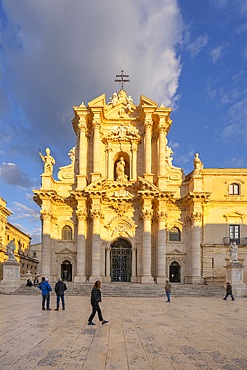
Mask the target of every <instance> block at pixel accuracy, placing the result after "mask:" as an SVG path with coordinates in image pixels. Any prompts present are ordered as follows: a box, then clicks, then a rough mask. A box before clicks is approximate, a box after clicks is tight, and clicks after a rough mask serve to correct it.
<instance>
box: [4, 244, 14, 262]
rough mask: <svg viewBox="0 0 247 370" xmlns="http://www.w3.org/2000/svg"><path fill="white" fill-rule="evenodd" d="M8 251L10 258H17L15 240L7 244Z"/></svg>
mask: <svg viewBox="0 0 247 370" xmlns="http://www.w3.org/2000/svg"><path fill="white" fill-rule="evenodd" d="M6 252H7V255H8V257H9V260H15V261H16V259H15V242H14V240H11V241H10V242H9V243H8V244H7V246H6Z"/></svg>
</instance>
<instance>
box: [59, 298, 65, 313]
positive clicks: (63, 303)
mask: <svg viewBox="0 0 247 370" xmlns="http://www.w3.org/2000/svg"><path fill="white" fill-rule="evenodd" d="M60 298H61V301H62V306H63V310H64V309H65V301H64V295H57V309H59V302H60Z"/></svg>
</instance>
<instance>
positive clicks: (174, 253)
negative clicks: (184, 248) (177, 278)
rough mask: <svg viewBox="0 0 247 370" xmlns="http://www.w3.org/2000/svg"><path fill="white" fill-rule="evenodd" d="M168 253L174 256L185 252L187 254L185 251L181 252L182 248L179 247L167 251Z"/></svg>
mask: <svg viewBox="0 0 247 370" xmlns="http://www.w3.org/2000/svg"><path fill="white" fill-rule="evenodd" d="M167 254H169V255H172V256H174V255H176V256H177V255H184V254H186V253H184V252H181V251H180V250H178V249H173V251H171V252H170V253H167Z"/></svg>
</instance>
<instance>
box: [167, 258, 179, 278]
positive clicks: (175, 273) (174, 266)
mask: <svg viewBox="0 0 247 370" xmlns="http://www.w3.org/2000/svg"><path fill="white" fill-rule="evenodd" d="M169 276H170V282H171V283H181V266H180V264H179V263H178V262H176V261H174V262H172V263H171V264H170V269H169Z"/></svg>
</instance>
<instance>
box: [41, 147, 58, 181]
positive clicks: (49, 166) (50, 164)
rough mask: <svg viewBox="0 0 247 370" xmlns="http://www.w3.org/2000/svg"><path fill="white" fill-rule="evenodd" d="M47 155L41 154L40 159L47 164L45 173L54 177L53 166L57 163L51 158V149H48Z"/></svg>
mask: <svg viewBox="0 0 247 370" xmlns="http://www.w3.org/2000/svg"><path fill="white" fill-rule="evenodd" d="M45 151H46V155H42V153H41V152H39V155H40V158H41V159H42V161H43V162H44V163H45V168H44V173H46V174H49V175H52V172H53V165H54V164H55V163H56V162H55V159H54V158H53V157H52V156H51V154H50V153H51V152H50V149H49V148H46V150H45Z"/></svg>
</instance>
